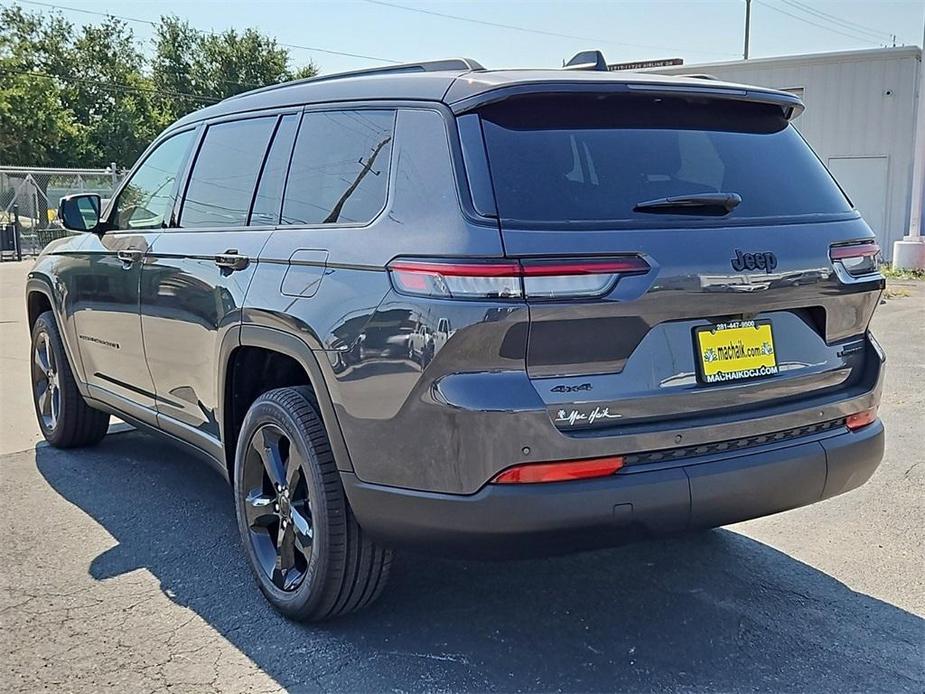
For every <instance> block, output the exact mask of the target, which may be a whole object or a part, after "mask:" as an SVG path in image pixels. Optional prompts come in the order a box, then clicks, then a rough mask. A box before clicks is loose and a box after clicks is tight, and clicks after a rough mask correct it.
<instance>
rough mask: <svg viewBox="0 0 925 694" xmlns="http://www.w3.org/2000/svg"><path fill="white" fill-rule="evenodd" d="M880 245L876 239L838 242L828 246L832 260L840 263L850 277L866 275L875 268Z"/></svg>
mask: <svg viewBox="0 0 925 694" xmlns="http://www.w3.org/2000/svg"><path fill="white" fill-rule="evenodd" d="M878 255H880V245H879V244H878V243H877V242H876V241H861V242H859V243H845V244H838V245H837V246H832V247H831V248H829V257H830V258H831V259H832V262H837V263H840V264H841V266H842V267H843V268H845V272H847V273H848V274H849V275H851V276H852V277H859V276H860V275H867V274H870V273H872V272H875V271H876V270H877V256H878Z"/></svg>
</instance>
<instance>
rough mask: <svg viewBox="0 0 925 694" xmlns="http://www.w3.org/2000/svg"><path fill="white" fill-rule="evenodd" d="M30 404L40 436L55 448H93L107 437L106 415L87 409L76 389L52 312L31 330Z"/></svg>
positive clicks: (107, 421)
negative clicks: (40, 432)
mask: <svg viewBox="0 0 925 694" xmlns="http://www.w3.org/2000/svg"><path fill="white" fill-rule="evenodd" d="M31 375H32V401H33V403H34V405H35V414H36V416H37V417H38V421H39V428H40V429H41V430H42V436H44V437H45V440H46V441H48V443H50V444H51V445H52V446H54V447H55V448H76V447H79V446H92V445H93V444H95V443H99V441H100V440H101V439H102V438H103V437H104V436H105V435H106V431H107V430H108V429H109V415H108V414H106V413H105V412H100V411H99V410H95V409H93V408H92V407H90V406H89V405H88V404H87V403H86V401H85V400H84V399H83V396H82V395H81V394H80V391H79V390H78V388H77V382H76V381H75V380H74V374H73V372H72V371H71V365H70V364H69V363H68V361H67V355H66V354H65V352H64V343H62V342H61V333H60V332H59V331H58V324H57V322H56V321H55V316H54V314H53V313H52V312H51V311H45V313H43V314H42V315H40V316H39V317H38V319H36V321H35V325H34V326H33V327H32V366H31Z"/></svg>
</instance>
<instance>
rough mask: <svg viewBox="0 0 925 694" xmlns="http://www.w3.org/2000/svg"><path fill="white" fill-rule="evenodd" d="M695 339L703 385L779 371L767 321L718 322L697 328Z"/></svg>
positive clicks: (772, 336) (768, 374) (769, 325)
mask: <svg viewBox="0 0 925 694" xmlns="http://www.w3.org/2000/svg"><path fill="white" fill-rule="evenodd" d="M695 339H696V342H697V356H698V359H699V361H700V377H701V380H702V381H703V382H704V383H723V382H725V381H738V380H741V379H744V378H757V377H759V376H773V375H774V374H776V373H777V371H778V368H777V354H776V353H775V351H774V335H773V334H772V332H771V324H770V322H767V321H735V322H731V323H719V324H717V325H712V326H709V327H705V328H698V329H697V330H696V332H695Z"/></svg>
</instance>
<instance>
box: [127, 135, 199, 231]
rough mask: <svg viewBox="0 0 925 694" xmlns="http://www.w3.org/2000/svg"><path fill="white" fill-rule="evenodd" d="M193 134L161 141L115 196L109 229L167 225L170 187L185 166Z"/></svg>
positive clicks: (171, 202)
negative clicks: (117, 195)
mask: <svg viewBox="0 0 925 694" xmlns="http://www.w3.org/2000/svg"><path fill="white" fill-rule="evenodd" d="M194 132H195V131H193V130H187V131H186V132H182V133H178V134H177V135H174V136H173V137H171V138H169V139H167V140H164V141H163V142H162V143H161V144H159V145H158V146H157V148H156V149H155V150H154V151H153V152H151V154H149V155H148V157H147V158H146V159H145V160H144V161H143V162H142V163H141V166H139V167H138V169H137V170H136V171H135V173H134V174H132V178H131V179H130V180H129V182H128V183H127V184H126V185H125V187H124V188H123V189H122V191H121V192H120V193H119V198H118V200H116V205H115V210H114V212H113V214H111V215H110V219H111V220H112V228H113V229H161V228H162V227H164V226H166V225H167V224H168V223H169V221H170V213H171V211H172V209H173V203H174V186H175V184H176V182H177V176H179V175H180V171H181V169H182V168H183V164H184V163H185V162H186V157H187V155H188V153H189V148H190V145H191V144H192V142H193V135H194Z"/></svg>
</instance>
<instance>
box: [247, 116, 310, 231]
mask: <svg viewBox="0 0 925 694" xmlns="http://www.w3.org/2000/svg"><path fill="white" fill-rule="evenodd" d="M298 124H299V117H298V116H295V115H290V116H283V119H282V121H280V124H279V126H278V127H277V129H276V135H274V136H273V144H272V145H270V153H269V154H268V155H267V160H266V162H265V163H264V165H263V171H262V172H261V174H260V183H259V184H258V186H257V196H256V197H255V198H254V209H253V210H251V219H250V224H251V225H258V226H259V225H261V224H264V225H266V224H279V211H280V208H281V207H282V204H283V186H284V185H285V183H286V171H287V170H288V169H289V156H290V155H291V154H292V142H293V140H295V133H296V127H297V126H298Z"/></svg>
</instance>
